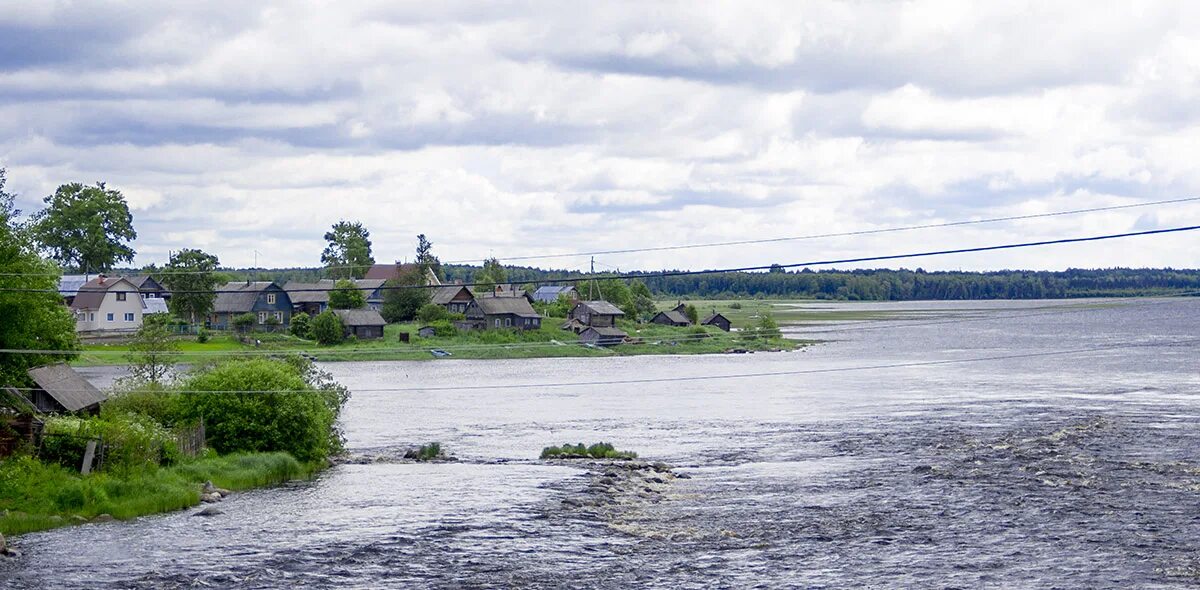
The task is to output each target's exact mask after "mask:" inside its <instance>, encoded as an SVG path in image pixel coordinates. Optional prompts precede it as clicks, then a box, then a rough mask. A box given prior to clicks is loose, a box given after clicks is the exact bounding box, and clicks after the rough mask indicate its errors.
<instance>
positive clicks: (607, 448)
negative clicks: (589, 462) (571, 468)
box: [541, 442, 637, 459]
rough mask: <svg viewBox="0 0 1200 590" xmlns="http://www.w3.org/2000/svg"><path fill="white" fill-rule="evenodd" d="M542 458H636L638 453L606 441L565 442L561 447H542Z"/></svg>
mask: <svg viewBox="0 0 1200 590" xmlns="http://www.w3.org/2000/svg"><path fill="white" fill-rule="evenodd" d="M541 458H542V459H583V458H591V459H636V458H637V453H635V452H633V451H618V450H617V449H616V448H615V447H613V446H612V445H611V444H609V443H606V442H600V443H596V444H594V445H591V446H585V445H584V444H583V443H579V444H575V445H572V444H565V445H563V446H561V447H558V446H554V447H546V448H544V449H542V455H541Z"/></svg>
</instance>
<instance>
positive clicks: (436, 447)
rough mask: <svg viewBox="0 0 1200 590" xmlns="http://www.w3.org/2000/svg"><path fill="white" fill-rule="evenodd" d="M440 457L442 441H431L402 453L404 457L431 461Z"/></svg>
mask: <svg viewBox="0 0 1200 590" xmlns="http://www.w3.org/2000/svg"><path fill="white" fill-rule="evenodd" d="M441 457H442V443H436V442H432V443H429V444H427V445H421V447H420V448H417V449H410V450H408V451H407V452H405V453H404V458H405V459H415V460H417V461H433V460H434V459H439V458H441Z"/></svg>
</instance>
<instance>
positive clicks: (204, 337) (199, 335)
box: [196, 328, 209, 344]
mask: <svg viewBox="0 0 1200 590" xmlns="http://www.w3.org/2000/svg"><path fill="white" fill-rule="evenodd" d="M208 338H209V335H208V330H205V329H204V328H200V329H199V330H197V331H196V342H199V343H200V344H204V343H205V342H208Z"/></svg>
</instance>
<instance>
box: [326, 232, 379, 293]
mask: <svg viewBox="0 0 1200 590" xmlns="http://www.w3.org/2000/svg"><path fill="white" fill-rule="evenodd" d="M370 237H371V232H369V231H367V228H365V227H363V224H362V223H360V222H357V221H356V222H354V223H351V222H349V221H346V220H342V221H339V222H337V223H335V224H333V231H328V232H325V241H326V242H329V245H327V246H325V251H324V252H322V253H321V264H324V265H325V267H326V270H325V272H326V273H327V274H328V275H329V276H330V277H332V278H335V279H360V278H362V277H363V275H365V274H367V269H369V268H371V265H372V264H375V259H374V258H372V257H371V240H370V239H369V238H370Z"/></svg>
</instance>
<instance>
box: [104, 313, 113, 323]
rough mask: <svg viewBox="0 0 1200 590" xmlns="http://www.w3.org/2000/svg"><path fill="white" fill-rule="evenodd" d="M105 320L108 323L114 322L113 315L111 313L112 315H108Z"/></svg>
mask: <svg viewBox="0 0 1200 590" xmlns="http://www.w3.org/2000/svg"><path fill="white" fill-rule="evenodd" d="M105 320H106V321H109V322H111V321H113V314H111V313H110V314H108V317H107V318H105Z"/></svg>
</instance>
